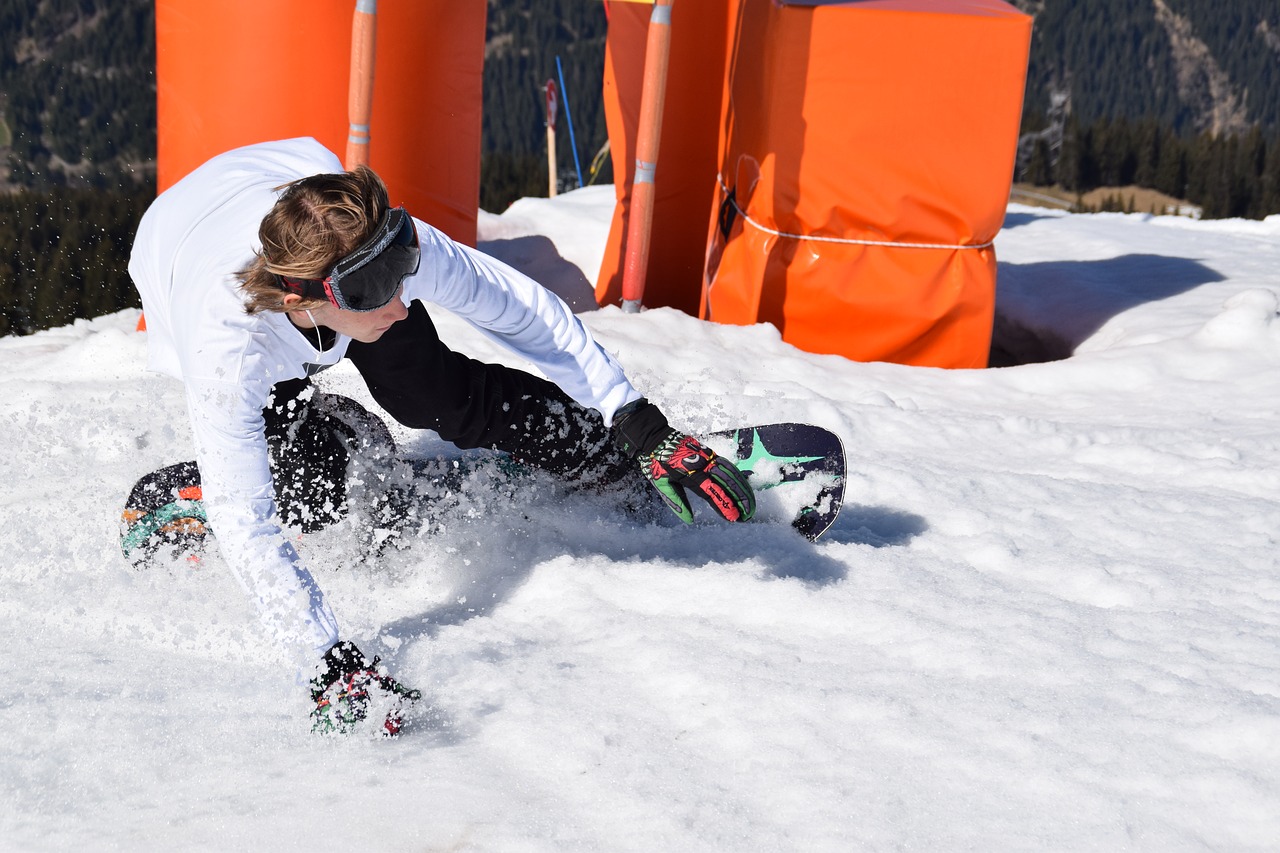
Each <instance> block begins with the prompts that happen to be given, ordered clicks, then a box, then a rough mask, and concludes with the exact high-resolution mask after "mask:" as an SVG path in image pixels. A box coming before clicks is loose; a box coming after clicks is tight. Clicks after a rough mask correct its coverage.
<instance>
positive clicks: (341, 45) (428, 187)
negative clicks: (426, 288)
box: [156, 0, 485, 245]
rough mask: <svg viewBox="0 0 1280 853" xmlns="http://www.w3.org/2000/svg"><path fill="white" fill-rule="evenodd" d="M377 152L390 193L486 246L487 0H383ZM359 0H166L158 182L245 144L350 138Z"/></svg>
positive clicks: (373, 151)
mask: <svg viewBox="0 0 1280 853" xmlns="http://www.w3.org/2000/svg"><path fill="white" fill-rule="evenodd" d="M377 9H378V20H377V44H376V51H377V52H376V58H375V63H374V96H373V108H372V120H371V122H370V124H371V128H372V131H371V142H370V146H369V165H370V166H371V167H372V168H373V169H374V170H375V171H377V172H378V174H379V175H381V176H382V178H383V180H385V181H386V182H387V186H388V189H389V190H390V193H391V200H392V203H393V204H403V205H405V206H406V207H407V208H408V209H409V210H410V211H411V212H412V213H413V214H414V215H416V216H418V217H419V218H421V219H424V220H426V221H428V222H430V223H432V224H433V225H435V226H437V227H439V228H440V229H442V230H443V231H445V232H446V233H447V234H449V235H450V236H451V237H453V238H454V239H455V240H458V241H460V242H463V243H467V244H469V245H475V240H476V217H477V211H478V210H479V204H480V111H481V79H482V73H483V61H484V29H485V4H483V3H458V2H456V0H382V2H380V3H378V6H377ZM354 11H355V4H354V3H353V2H352V0H272V2H262V0H216V2H206V3H192V2H189V0H157V2H156V92H157V112H158V116H157V148H158V176H157V181H158V184H159V189H160V190H164V189H165V188H166V187H169V186H171V185H172V184H174V183H175V182H177V181H178V180H179V179H180V178H182V177H183V176H184V175H186V174H187V173H188V172H190V171H191V170H193V169H195V168H196V167H197V166H199V165H200V164H201V163H203V162H204V161H205V160H207V159H209V158H210V157H212V156H214V155H216V154H220V153H222V152H223V151H227V150H229V149H232V148H237V147H239V146H241V145H248V144H251V143H255V142H265V141H268V140H273V139H285V138H289V137H294V136H314V137H315V138H317V139H318V140H320V142H321V143H322V144H324V145H325V147H327V148H328V149H329V150H331V151H333V152H334V153H336V154H337V155H338V156H339V157H343V156H344V155H345V152H346V149H347V135H348V134H347V131H348V123H349V122H348V114H347V96H348V88H349V83H350V61H351V24H352V18H353V14H354Z"/></svg>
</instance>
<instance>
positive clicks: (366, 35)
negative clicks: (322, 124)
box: [346, 0, 378, 170]
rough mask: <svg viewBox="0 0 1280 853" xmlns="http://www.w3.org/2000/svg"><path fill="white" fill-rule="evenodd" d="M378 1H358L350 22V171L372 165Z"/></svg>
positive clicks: (348, 139)
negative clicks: (370, 145) (371, 123)
mask: <svg viewBox="0 0 1280 853" xmlns="http://www.w3.org/2000/svg"><path fill="white" fill-rule="evenodd" d="M377 23H378V0H356V11H355V14H354V15H353V17H352V20H351V84H350V88H349V91H348V93H347V116H348V121H349V122H350V127H349V129H348V132H347V159H346V165H347V169H348V170H350V169H354V168H355V167H356V166H367V165H369V125H370V118H371V116H372V113H373V57H374V50H375V44H376V39H377Z"/></svg>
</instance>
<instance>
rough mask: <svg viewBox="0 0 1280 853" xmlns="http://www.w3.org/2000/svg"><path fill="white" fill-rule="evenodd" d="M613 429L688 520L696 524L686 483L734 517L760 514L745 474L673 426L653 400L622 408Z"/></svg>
mask: <svg viewBox="0 0 1280 853" xmlns="http://www.w3.org/2000/svg"><path fill="white" fill-rule="evenodd" d="M613 430H614V443H615V444H617V446H618V447H619V449H621V450H622V452H623V453H625V454H626V455H628V456H630V457H631V458H633V459H639V461H640V470H641V471H642V472H643V473H644V475H645V477H647V478H648V480H649V482H651V483H653V485H654V487H655V488H657V490H658V493H659V494H661V495H662V499H663V500H664V501H665V502H666V504H667V506H669V507H670V508H671V511H672V512H674V513H675V514H676V515H677V516H679V518H680V520H681V521H683V522H684V523H685V524H692V523H693V508H692V507H691V506H690V505H689V498H688V496H687V495H686V493H685V489H686V487H687V488H691V489H693V490H694V493H695V494H697V495H698V496H699V497H700V498H702V499H703V500H705V501H706V502H707V503H709V504H711V507H712V508H713V509H714V510H715V511H716V512H718V513H719V514H720V515H721V516H722V517H724V518H725V519H727V520H729V521H746V520H747V519H749V518H751V516H753V515H755V511H756V496H755V492H753V491H752V489H751V484H750V483H748V482H747V478H746V476H745V475H744V474H743V473H742V472H741V471H739V470H738V469H737V468H736V467H735V466H734V465H733V463H732V462H729V461H728V460H726V459H722V458H720V457H719V456H717V455H716V452H715V451H714V450H712V449H711V448H709V447H707V446H706V445H704V444H702V442H700V441H698V440H697V439H696V438H694V437H693V436H691V435H685V434H683V433H680V432H679V431H677V430H674V429H672V428H671V426H670V425H669V424H668V423H667V419H666V416H664V415H663V414H662V412H661V411H660V410H659V409H658V407H657V406H655V405H653V404H652V403H650V402H649V401H648V400H637V401H635V402H633V403H628V404H627V405H625V406H623V407H622V408H621V409H619V410H618V411H617V412H616V413H615V414H614V420H613Z"/></svg>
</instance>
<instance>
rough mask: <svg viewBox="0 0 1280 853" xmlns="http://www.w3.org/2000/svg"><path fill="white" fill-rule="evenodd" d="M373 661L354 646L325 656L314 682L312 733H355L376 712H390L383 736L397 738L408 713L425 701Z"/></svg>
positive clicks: (336, 648) (342, 645)
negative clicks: (417, 704)
mask: <svg viewBox="0 0 1280 853" xmlns="http://www.w3.org/2000/svg"><path fill="white" fill-rule="evenodd" d="M378 661H379V658H376V657H375V658H374V659H373V661H372V662H371V661H369V659H368V658H366V657H365V656H364V654H363V653H362V652H361V651H360V650H359V649H358V648H356V646H355V644H354V643H348V642H340V643H338V644H337V645H336V646H334V647H333V648H331V649H329V651H327V652H325V654H324V659H323V660H322V661H321V662H320V666H321V669H320V671H319V673H318V674H317V675H316V677H315V678H313V679H311V699H312V701H313V702H315V703H316V707H315V708H314V709H313V710H312V711H311V731H313V732H315V733H316V734H347V733H349V732H353V731H355V730H356V728H357V727H358V726H359V724H360V723H361V722H362V721H363V720H364V719H365V718H366V717H368V716H369V711H370V710H371V709H372V708H377V710H378V711H379V712H382V710H383V709H384V708H385V709H386V718H385V719H384V720H383V722H382V735H383V736H384V737H394V736H395V735H397V734H399V733H400V728H401V727H402V726H403V725H404V713H405V711H407V710H408V708H409V706H410V705H412V704H413V703H414V702H416V701H418V700H419V699H421V698H422V694H421V693H419V692H418V691H417V690H410V689H409V688H407V687H405V686H404V685H403V684H401V683H400V682H398V681H396V680H395V679H394V678H392V677H391V676H389V675H387V674H386V672H384V671H383V670H381V669H379V668H378Z"/></svg>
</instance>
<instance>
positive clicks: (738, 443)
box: [120, 423, 845, 566]
mask: <svg viewBox="0 0 1280 853" xmlns="http://www.w3.org/2000/svg"><path fill="white" fill-rule="evenodd" d="M701 440H702V441H703V442H704V443H705V444H706V445H707V446H708V447H710V448H712V449H713V450H715V451H716V452H717V453H719V454H720V455H721V456H723V457H725V458H726V459H730V460H732V461H733V463H734V464H735V465H736V466H737V467H738V468H739V469H740V470H741V471H743V472H744V473H745V474H747V478H748V480H749V482H750V483H751V485H752V488H754V489H755V490H756V503H757V511H756V517H757V519H761V520H773V519H782V520H787V521H789V523H790V524H791V526H792V527H793V528H794V529H795V530H796V531H797V532H798V533H799V534H800V535H801V536H803V537H804V538H805V539H808V540H809V541H810V542H814V541H816V540H817V539H818V537H820V536H821V535H822V534H823V533H825V532H826V531H827V529H828V528H830V527H831V525H832V523H833V522H834V521H835V520H836V516H837V515H838V514H839V513H840V506H841V502H842V501H843V499H844V483H845V457H844V446H843V444H842V443H841V441H840V437H839V436H837V435H836V434H835V433H833V432H831V431H830V430H827V429H823V428H822V427H818V426H813V425H811V424H799V423H778V424H765V425H762V426H751V427H739V428H738V429H731V430H723V431H720V432H713V433H710V434H708V435H706V436H703V437H702V438H701ZM410 462H411V465H412V466H413V468H414V471H415V476H416V477H418V478H422V479H431V480H435V481H437V482H438V483H439V485H441V486H443V487H444V488H445V489H446V490H453V489H459V488H466V485H467V480H468V477H469V475H470V474H473V473H474V472H475V470H476V469H477V468H480V467H487V468H489V469H491V473H492V472H496V476H497V477H498V478H499V479H508V480H516V479H519V478H520V477H522V476H528V471H527V469H524V468H523V467H522V466H520V465H518V464H516V463H514V462H511V461H510V460H509V459H508V457H506V456H505V455H503V454H499V453H493V454H482V455H479V456H476V455H471V456H467V457H464V458H463V459H462V460H411V461H410ZM209 535H211V531H210V529H209V526H208V517H207V515H206V514H205V509H204V502H203V494H202V491H201V487H200V471H199V469H198V468H197V467H196V463H194V462H180V463H178V464H176V465H170V466H167V467H165V468H161V469H159V470H157V471H153V472H151V473H150V474H147V475H145V476H143V477H142V478H140V479H139V480H138V482H137V483H136V484H135V485H134V487H133V489H132V491H130V493H129V497H128V499H127V500H126V501H125V508H124V511H123V512H122V513H121V516H120V548H121V551H122V552H123V553H124V556H125V559H126V560H128V561H129V562H130V563H131V564H133V565H134V566H142V565H145V564H146V563H148V562H150V561H151V560H153V559H155V558H156V557H157V556H162V557H164V558H167V559H170V560H175V559H181V558H183V557H185V558H186V559H187V560H189V561H193V562H195V561H198V560H199V559H200V555H201V553H202V549H203V547H204V544H205V540H206V539H207V537H208V536H209Z"/></svg>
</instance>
